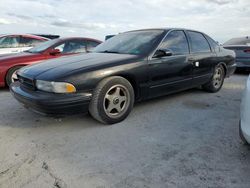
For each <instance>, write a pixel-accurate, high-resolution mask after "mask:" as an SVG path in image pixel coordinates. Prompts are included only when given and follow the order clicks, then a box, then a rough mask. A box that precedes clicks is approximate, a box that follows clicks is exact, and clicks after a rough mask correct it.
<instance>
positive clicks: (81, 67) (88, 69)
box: [10, 29, 236, 124]
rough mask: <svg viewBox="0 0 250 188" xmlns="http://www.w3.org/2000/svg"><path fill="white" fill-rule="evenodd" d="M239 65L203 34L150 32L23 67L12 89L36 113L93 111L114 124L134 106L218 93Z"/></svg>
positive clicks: (122, 36) (120, 37)
mask: <svg viewBox="0 0 250 188" xmlns="http://www.w3.org/2000/svg"><path fill="white" fill-rule="evenodd" d="M235 66H236V65H235V53H234V52H233V51H231V50H226V49H224V48H223V47H221V46H218V45H217V43H216V42H215V41H214V40H213V39H211V38H210V37H209V36H207V35H206V34H204V33H201V32H198V31H193V30H186V29H146V30H137V31H130V32H125V33H122V34H119V35H116V36H114V37H112V38H111V39H109V40H107V41H106V42H104V43H103V44H101V45H99V46H98V47H97V48H95V49H94V51H93V52H92V53H89V54H82V55H75V56H71V57H63V58H59V59H54V60H49V61H46V62H44V63H40V64H36V65H32V66H29V67H24V68H23V69H21V70H20V71H19V72H18V78H19V82H16V83H14V84H12V85H11V87H10V90H11V92H12V94H13V95H14V97H15V98H16V99H17V100H18V101H20V102H21V103H23V104H24V105H25V106H26V107H29V108H31V109H34V110H35V111H39V112H43V113H46V114H65V113H66V114H68V113H76V112H87V111H89V112H90V114H91V115H92V116H93V117H94V118H95V119H96V120H98V121H100V122H102V123H105V124H113V123H117V122H120V121H122V120H124V119H125V118H126V117H127V116H128V115H129V113H130V111H131V110H132V108H133V105H134V102H135V101H140V100H145V99H149V98H153V97H158V96H162V95H166V94H170V93H174V92H178V91H181V90H186V89H189V88H194V87H197V86H202V87H203V88H204V89H205V90H206V91H209V92H217V91H219V90H220V89H221V87H222V85H223V81H224V78H225V77H228V76H230V75H231V74H233V72H234V71H235Z"/></svg>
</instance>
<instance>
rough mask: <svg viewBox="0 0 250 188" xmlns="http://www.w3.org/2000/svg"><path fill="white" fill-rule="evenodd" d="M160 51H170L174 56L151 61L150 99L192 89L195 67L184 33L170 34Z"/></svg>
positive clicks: (173, 32)
mask: <svg viewBox="0 0 250 188" xmlns="http://www.w3.org/2000/svg"><path fill="white" fill-rule="evenodd" d="M158 49H166V50H170V51H171V52H172V56H165V57H161V58H152V59H151V60H149V78H150V81H149V82H150V83H149V97H150V98H151V97H155V96H160V95H165V94H169V93H173V92H176V91H179V90H183V89H186V88H189V87H192V76H193V75H192V71H193V65H192V63H190V62H189V61H188V59H189V56H190V54H189V45H188V41H187V37H186V34H185V33H184V31H182V30H174V31H171V32H170V33H168V34H167V36H166V37H165V39H164V40H163V42H162V43H161V45H160V46H159V48H158Z"/></svg>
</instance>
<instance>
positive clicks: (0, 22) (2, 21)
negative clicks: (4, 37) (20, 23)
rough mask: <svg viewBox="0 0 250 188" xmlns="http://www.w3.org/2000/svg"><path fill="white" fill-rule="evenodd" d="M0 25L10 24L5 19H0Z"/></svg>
mask: <svg viewBox="0 0 250 188" xmlns="http://www.w3.org/2000/svg"><path fill="white" fill-rule="evenodd" d="M1 24H11V22H10V21H9V20H7V19H4V18H0V25H1Z"/></svg>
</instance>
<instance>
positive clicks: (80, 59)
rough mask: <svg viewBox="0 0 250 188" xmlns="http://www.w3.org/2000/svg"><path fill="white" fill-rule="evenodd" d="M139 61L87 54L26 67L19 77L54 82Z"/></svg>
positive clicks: (135, 57)
mask: <svg viewBox="0 0 250 188" xmlns="http://www.w3.org/2000/svg"><path fill="white" fill-rule="evenodd" d="M135 59H138V56H137V55H129V54H112V53H87V54H80V55H73V56H65V57H60V58H57V59H52V60H48V61H43V62H42V63H38V64H35V65H31V66H26V67H24V68H22V69H21V70H20V71H19V73H18V74H19V75H21V76H24V77H28V78H31V79H42V80H54V79H56V78H60V77H65V76H66V75H71V74H73V73H75V72H79V71H84V70H89V69H92V70H93V69H98V68H99V67H104V66H108V65H109V66H110V65H114V66H115V65H118V64H119V65H120V64H123V63H127V62H128V61H131V60H135Z"/></svg>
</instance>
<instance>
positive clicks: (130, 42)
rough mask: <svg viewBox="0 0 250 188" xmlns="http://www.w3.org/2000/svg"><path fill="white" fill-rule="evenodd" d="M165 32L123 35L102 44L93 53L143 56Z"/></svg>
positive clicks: (154, 31) (139, 32)
mask: <svg viewBox="0 0 250 188" xmlns="http://www.w3.org/2000/svg"><path fill="white" fill-rule="evenodd" d="M163 32H164V30H147V31H132V32H127V33H122V34H119V35H116V36H114V37H112V38H110V39H108V40H107V41H105V42H104V43H102V44H100V45H99V46H97V47H96V48H95V49H94V51H93V52H97V53H119V54H134V55H143V54H146V53H148V52H149V51H150V50H152V48H153V47H154V44H155V43H156V42H157V41H158V39H159V37H160V35H161V34H162V33H163Z"/></svg>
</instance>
